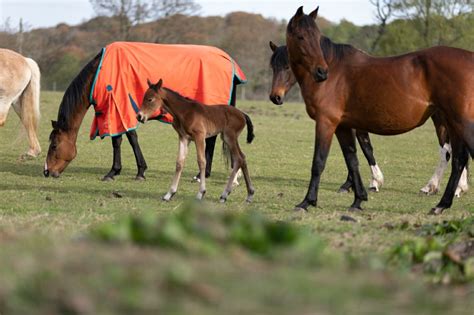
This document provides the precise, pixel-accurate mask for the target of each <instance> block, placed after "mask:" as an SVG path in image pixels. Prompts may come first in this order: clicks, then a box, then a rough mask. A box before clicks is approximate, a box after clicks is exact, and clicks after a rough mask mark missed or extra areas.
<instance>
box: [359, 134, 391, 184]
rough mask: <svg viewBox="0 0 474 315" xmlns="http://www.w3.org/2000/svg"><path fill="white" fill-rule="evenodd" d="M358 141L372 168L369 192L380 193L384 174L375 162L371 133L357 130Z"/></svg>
mask: <svg viewBox="0 0 474 315" xmlns="http://www.w3.org/2000/svg"><path fill="white" fill-rule="evenodd" d="M356 137H357V141H358V142H359V145H360V148H361V149H362V152H363V153H364V156H365V158H366V159H367V162H368V163H369V166H370V172H371V174H372V178H371V179H370V185H369V190H370V191H374V192H379V191H380V188H381V187H382V185H383V180H384V179H383V173H382V171H381V170H380V167H379V166H378V164H377V162H376V161H375V156H374V148H373V147H372V143H371V142H370V137H369V133H368V132H366V131H359V130H356Z"/></svg>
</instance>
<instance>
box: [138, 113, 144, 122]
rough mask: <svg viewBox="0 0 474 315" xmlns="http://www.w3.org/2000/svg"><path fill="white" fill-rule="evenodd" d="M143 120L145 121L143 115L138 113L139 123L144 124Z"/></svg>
mask: <svg viewBox="0 0 474 315" xmlns="http://www.w3.org/2000/svg"><path fill="white" fill-rule="evenodd" d="M142 119H143V118H142V115H141V114H140V113H138V114H137V120H138V121H139V122H143V121H142Z"/></svg>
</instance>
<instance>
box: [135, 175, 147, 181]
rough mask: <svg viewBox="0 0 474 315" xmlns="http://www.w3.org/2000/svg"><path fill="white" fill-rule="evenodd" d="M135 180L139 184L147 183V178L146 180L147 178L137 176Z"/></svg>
mask: <svg viewBox="0 0 474 315" xmlns="http://www.w3.org/2000/svg"><path fill="white" fill-rule="evenodd" d="M135 180H136V181H138V182H142V181H145V180H146V178H145V176H136V177H135Z"/></svg>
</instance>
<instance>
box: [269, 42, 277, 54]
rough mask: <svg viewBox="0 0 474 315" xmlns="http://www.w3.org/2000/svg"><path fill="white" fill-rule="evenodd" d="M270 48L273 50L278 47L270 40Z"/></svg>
mask: <svg viewBox="0 0 474 315" xmlns="http://www.w3.org/2000/svg"><path fill="white" fill-rule="evenodd" d="M270 48H271V49H272V51H273V52H275V50H276V49H277V48H278V46H277V45H275V44H274V43H273V42H272V41H270Z"/></svg>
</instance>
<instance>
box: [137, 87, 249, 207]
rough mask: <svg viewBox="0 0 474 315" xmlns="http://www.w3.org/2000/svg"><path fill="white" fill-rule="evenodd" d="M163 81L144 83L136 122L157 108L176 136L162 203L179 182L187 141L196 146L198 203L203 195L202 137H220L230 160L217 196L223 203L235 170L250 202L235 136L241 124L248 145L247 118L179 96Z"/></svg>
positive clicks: (246, 174) (242, 157) (232, 109)
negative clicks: (165, 114)
mask: <svg viewBox="0 0 474 315" xmlns="http://www.w3.org/2000/svg"><path fill="white" fill-rule="evenodd" d="M162 83H163V81H162V80H161V79H160V80H159V81H158V83H156V84H153V83H151V82H150V81H149V80H148V86H149V89H148V90H147V91H146V93H145V96H144V97H143V102H142V106H141V109H140V111H139V112H138V114H137V119H138V121H140V122H142V123H145V122H146V121H147V120H148V117H150V115H151V114H153V113H154V112H155V111H156V110H158V109H161V108H162V109H164V111H165V112H168V113H170V114H171V115H172V116H173V128H174V129H175V130H176V132H177V133H178V136H179V151H178V158H177V160H176V172H175V175H174V178H173V182H172V184H171V187H170V190H169V191H168V192H167V193H166V195H165V196H163V200H165V201H170V200H171V198H172V197H173V196H174V195H175V194H176V191H177V190H178V184H179V179H180V177H181V172H182V171H183V167H184V162H185V159H186V155H187V153H188V145H189V142H190V141H194V142H195V144H196V152H197V161H198V165H199V172H200V185H199V192H198V194H197V196H196V197H197V199H199V200H201V199H202V198H203V197H204V194H205V193H206V177H205V174H204V171H205V166H206V157H205V154H204V150H205V146H206V142H205V140H206V138H209V137H212V136H216V135H218V134H221V137H222V140H223V145H224V150H223V151H224V152H227V153H230V154H231V157H232V161H233V168H232V173H231V175H230V177H229V180H228V182H227V185H226V186H225V189H224V192H223V193H222V195H221V197H220V201H221V202H225V201H226V200H227V197H228V196H229V194H230V193H231V191H232V183H233V181H234V179H235V177H236V176H237V171H238V170H239V169H242V173H243V175H244V179H245V184H246V185H247V199H246V201H247V202H251V201H252V199H253V195H254V193H255V189H254V188H253V185H252V182H251V181H250V176H249V171H248V168H247V162H246V159H245V155H244V153H243V152H242V151H241V149H240V146H239V142H238V137H239V135H240V133H241V132H242V130H243V129H244V127H245V125H247V143H251V142H252V140H253V138H254V137H255V136H254V134H253V124H252V121H251V120H250V117H249V116H248V115H247V114H245V113H243V112H241V111H240V110H238V109H236V108H235V107H232V106H228V105H214V106H206V105H204V104H201V103H199V102H197V101H193V100H191V99H188V98H186V97H183V96H181V95H180V94H178V93H177V92H175V91H173V90H171V89H168V88H165V87H162Z"/></svg>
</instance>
